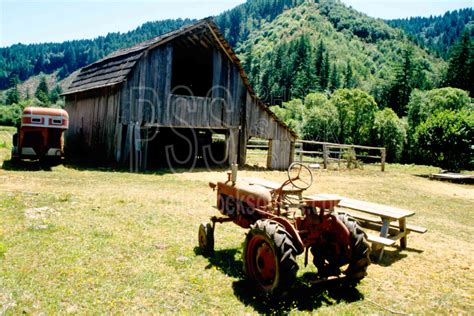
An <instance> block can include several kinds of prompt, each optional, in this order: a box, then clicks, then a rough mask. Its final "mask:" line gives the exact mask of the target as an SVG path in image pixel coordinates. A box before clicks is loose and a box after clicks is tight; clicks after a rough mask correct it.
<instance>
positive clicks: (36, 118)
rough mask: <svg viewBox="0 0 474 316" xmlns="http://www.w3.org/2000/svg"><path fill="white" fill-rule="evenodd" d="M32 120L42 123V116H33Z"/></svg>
mask: <svg viewBox="0 0 474 316" xmlns="http://www.w3.org/2000/svg"><path fill="white" fill-rule="evenodd" d="M31 122H32V123H41V118H39V117H33V118H31Z"/></svg>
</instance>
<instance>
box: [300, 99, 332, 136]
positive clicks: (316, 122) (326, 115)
mask: <svg viewBox="0 0 474 316" xmlns="http://www.w3.org/2000/svg"><path fill="white" fill-rule="evenodd" d="M339 129H340V122H339V116H338V113H337V108H336V107H335V106H334V105H332V104H330V103H325V104H323V105H321V106H317V107H314V108H312V109H310V110H308V114H307V116H306V120H305V122H304V124H303V126H302V129H301V133H302V136H303V138H304V139H309V140H316V141H323V142H334V143H337V142H338V135H339V133H340V130H339Z"/></svg>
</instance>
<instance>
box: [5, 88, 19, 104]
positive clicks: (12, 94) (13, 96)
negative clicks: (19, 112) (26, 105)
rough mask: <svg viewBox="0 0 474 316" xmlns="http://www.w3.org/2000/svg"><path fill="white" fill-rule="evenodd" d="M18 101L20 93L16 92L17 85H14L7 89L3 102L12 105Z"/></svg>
mask: <svg viewBox="0 0 474 316" xmlns="http://www.w3.org/2000/svg"><path fill="white" fill-rule="evenodd" d="M18 102H20V93H19V92H18V89H17V87H16V86H14V87H13V88H11V89H9V90H8V91H7V95H6V98H5V103H6V104H7V105H12V104H16V103H18Z"/></svg>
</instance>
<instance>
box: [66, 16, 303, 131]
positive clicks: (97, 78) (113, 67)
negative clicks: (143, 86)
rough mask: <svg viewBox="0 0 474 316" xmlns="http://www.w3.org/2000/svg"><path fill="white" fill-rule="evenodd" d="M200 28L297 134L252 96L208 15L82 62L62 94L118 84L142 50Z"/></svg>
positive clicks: (152, 47) (277, 119)
mask: <svg viewBox="0 0 474 316" xmlns="http://www.w3.org/2000/svg"><path fill="white" fill-rule="evenodd" d="M202 29H207V30H208V31H209V32H210V33H212V37H213V38H214V39H215V41H216V42H217V44H218V45H219V47H220V48H221V49H222V50H223V51H224V53H225V54H226V55H227V56H228V57H229V58H230V59H231V60H232V62H233V63H234V64H235V65H236V66H237V68H238V69H239V72H240V75H241V76H242V79H243V81H244V84H245V86H246V87H247V89H248V91H249V92H250V94H251V96H252V98H253V99H254V100H255V101H256V103H257V105H258V106H259V107H260V108H262V109H263V110H264V111H266V112H267V113H268V114H270V116H272V117H273V119H274V120H275V121H277V122H278V123H280V124H281V125H283V126H284V127H285V128H286V129H287V130H288V131H289V132H290V133H291V134H292V135H293V136H294V137H295V138H297V137H298V136H297V134H296V133H295V132H294V131H293V130H292V129H290V128H289V127H288V126H287V125H286V124H285V123H284V122H282V121H281V120H280V119H279V118H278V117H277V116H276V115H275V114H274V113H273V112H272V111H271V110H270V109H269V108H268V106H267V105H265V104H264V103H263V102H262V101H261V100H260V99H258V98H257V97H256V95H255V93H254V91H253V89H252V87H251V86H250V82H249V80H248V77H247V75H246V74H245V72H244V70H243V68H242V65H241V63H240V60H239V58H238V57H237V55H236V54H235V52H234V50H233V49H232V48H231V47H230V45H229V43H227V41H226V40H225V38H224V36H223V35H222V34H221V32H220V30H219V28H218V27H217V25H216V24H215V23H214V22H213V21H212V18H206V19H203V20H200V21H198V22H196V23H194V24H191V25H186V26H183V27H181V28H179V29H177V30H174V31H171V32H168V33H165V34H163V35H160V36H158V37H155V38H152V39H150V40H147V41H144V42H141V43H138V44H136V45H134V46H131V47H128V48H124V49H120V50H117V51H115V52H113V53H111V54H109V55H107V56H106V57H104V58H103V59H101V60H98V61H96V62H95V63H93V64H90V65H88V66H85V67H84V68H82V69H81V71H80V72H79V74H78V75H77V76H76V78H74V80H73V81H72V83H71V85H70V86H69V88H68V89H67V90H66V91H65V92H64V93H63V94H62V95H70V94H75V93H79V92H84V91H88V90H93V89H98V88H103V87H110V86H115V85H118V84H120V83H122V82H123V81H125V80H126V79H127V76H128V74H129V73H130V71H131V70H132V69H133V68H134V66H135V64H136V63H137V61H139V60H140V58H141V57H142V56H143V54H144V53H145V51H147V50H151V49H154V48H156V47H158V46H160V45H163V44H166V43H168V42H170V41H172V40H174V39H175V38H177V37H179V36H182V35H186V34H191V33H193V32H195V31H200V30H202Z"/></svg>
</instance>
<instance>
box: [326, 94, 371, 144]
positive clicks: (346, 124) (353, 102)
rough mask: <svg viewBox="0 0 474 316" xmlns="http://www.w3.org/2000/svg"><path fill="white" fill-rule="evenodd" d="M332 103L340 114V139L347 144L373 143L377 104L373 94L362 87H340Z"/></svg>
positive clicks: (332, 98)
mask: <svg viewBox="0 0 474 316" xmlns="http://www.w3.org/2000/svg"><path fill="white" fill-rule="evenodd" d="M330 103H331V104H332V105H334V106H335V107H336V108H337V110H338V114H339V123H340V130H339V140H340V142H341V143H345V144H359V145H369V144H371V140H372V139H371V138H372V129H373V124H374V116H375V113H376V112H377V110H378V108H377V104H376V103H375V100H374V98H373V97H372V96H370V95H369V94H368V93H367V92H364V91H362V90H360V89H339V90H336V92H334V94H333V95H332V97H331V100H330Z"/></svg>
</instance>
